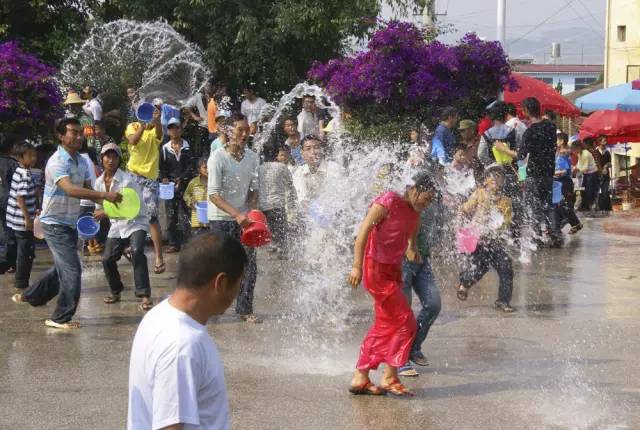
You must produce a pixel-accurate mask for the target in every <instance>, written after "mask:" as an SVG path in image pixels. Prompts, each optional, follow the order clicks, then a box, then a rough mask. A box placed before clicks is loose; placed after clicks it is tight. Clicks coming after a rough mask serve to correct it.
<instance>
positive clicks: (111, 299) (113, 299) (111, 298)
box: [103, 293, 120, 305]
mask: <svg viewBox="0 0 640 430" xmlns="http://www.w3.org/2000/svg"><path fill="white" fill-rule="evenodd" d="M119 301H120V293H111V294H109V295H108V296H107V297H105V298H104V300H103V302H105V303H106V304H108V305H112V304H114V303H118V302H119Z"/></svg>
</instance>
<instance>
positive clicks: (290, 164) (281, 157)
mask: <svg viewBox="0 0 640 430" xmlns="http://www.w3.org/2000/svg"><path fill="white" fill-rule="evenodd" d="M276 161H277V162H278V163H282V164H284V165H285V166H287V168H288V169H289V171H290V172H291V174H292V175H293V172H295V170H296V164H295V161H294V160H293V158H292V157H291V148H290V147H289V145H287V144H286V143H283V144H282V145H280V146H279V147H278V156H277V157H276Z"/></svg>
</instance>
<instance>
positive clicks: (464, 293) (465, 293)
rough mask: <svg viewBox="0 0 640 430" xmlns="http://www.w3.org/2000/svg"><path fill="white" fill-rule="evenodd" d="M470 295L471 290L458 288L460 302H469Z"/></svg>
mask: <svg viewBox="0 0 640 430" xmlns="http://www.w3.org/2000/svg"><path fill="white" fill-rule="evenodd" d="M468 295H469V289H468V288H465V287H463V286H462V285H460V287H458V292H457V293H456V297H458V300H461V301H463V302H464V301H465V300H467V296H468Z"/></svg>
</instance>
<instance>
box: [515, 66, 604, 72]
mask: <svg viewBox="0 0 640 430" xmlns="http://www.w3.org/2000/svg"><path fill="white" fill-rule="evenodd" d="M514 69H515V71H516V72H520V73H602V72H603V71H604V65H602V64H517V65H515V66H514Z"/></svg>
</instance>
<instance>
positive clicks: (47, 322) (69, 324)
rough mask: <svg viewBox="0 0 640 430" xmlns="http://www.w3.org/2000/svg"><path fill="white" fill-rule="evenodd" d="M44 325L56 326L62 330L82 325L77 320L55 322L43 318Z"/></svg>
mask: <svg viewBox="0 0 640 430" xmlns="http://www.w3.org/2000/svg"><path fill="white" fill-rule="evenodd" d="M44 325H46V326H47V327H51V328H58V329H62V330H74V329H78V328H80V327H82V326H81V325H80V323H79V322H75V321H69V322H66V323H57V322H55V321H53V320H45V321H44Z"/></svg>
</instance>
